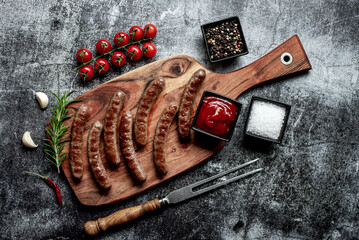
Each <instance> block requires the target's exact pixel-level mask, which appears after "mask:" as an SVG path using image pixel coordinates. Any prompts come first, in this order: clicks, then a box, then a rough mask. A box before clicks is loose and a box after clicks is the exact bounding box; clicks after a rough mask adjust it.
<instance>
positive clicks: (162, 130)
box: [153, 103, 178, 175]
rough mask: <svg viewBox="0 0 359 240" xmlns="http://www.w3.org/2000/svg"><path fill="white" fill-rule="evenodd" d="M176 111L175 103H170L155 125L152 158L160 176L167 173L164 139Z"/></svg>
mask: <svg viewBox="0 0 359 240" xmlns="http://www.w3.org/2000/svg"><path fill="white" fill-rule="evenodd" d="M177 111H178V105H177V104H175V103H170V104H169V105H167V107H166V108H165V109H164V110H163V112H162V114H161V117H160V119H159V121H158V123H157V127H156V132H155V137H154V140H153V149H154V151H153V156H154V162H155V164H156V168H157V171H158V173H159V174H160V175H166V174H167V172H168V166H167V162H166V139H167V134H168V131H169V129H170V126H171V123H172V120H173V119H174V117H175V116H176V114H177Z"/></svg>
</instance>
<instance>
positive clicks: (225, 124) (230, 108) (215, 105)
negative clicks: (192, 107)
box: [192, 91, 242, 142]
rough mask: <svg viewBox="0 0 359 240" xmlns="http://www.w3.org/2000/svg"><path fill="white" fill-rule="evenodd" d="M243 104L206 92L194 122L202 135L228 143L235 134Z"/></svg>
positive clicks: (195, 128) (197, 130)
mask: <svg viewBox="0 0 359 240" xmlns="http://www.w3.org/2000/svg"><path fill="white" fill-rule="evenodd" d="M241 108H242V104H240V103H239V102H237V101H235V100H233V99H231V98H228V97H225V96H222V95H220V94H217V93H214V92H210V91H204V92H203V95H202V98H201V101H200V103H199V105H198V108H197V111H196V115H195V117H194V120H193V122H192V129H193V130H194V131H196V132H199V133H201V134H204V135H207V136H211V137H213V138H216V139H219V140H222V141H226V142H228V141H229V140H230V139H231V137H232V134H233V132H234V128H235V126H236V122H237V119H238V116H239V113H240V111H241Z"/></svg>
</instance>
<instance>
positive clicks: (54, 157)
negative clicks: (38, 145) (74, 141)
mask: <svg viewBox="0 0 359 240" xmlns="http://www.w3.org/2000/svg"><path fill="white" fill-rule="evenodd" d="M50 92H51V91H50ZM73 92H74V91H71V92H69V93H64V94H63V95H60V94H55V93H53V92H51V93H52V94H53V95H54V96H55V97H56V102H57V106H54V108H53V109H52V113H53V116H52V118H51V120H50V125H49V126H48V127H47V128H46V133H47V134H48V138H46V139H44V141H45V143H44V144H45V146H47V149H45V152H46V155H47V156H46V159H47V160H48V161H50V162H51V163H53V164H54V165H55V166H56V167H57V172H58V173H60V165H61V163H62V161H63V160H64V159H65V157H66V155H67V154H66V153H63V154H61V151H62V150H63V149H64V147H65V144H64V143H65V142H67V141H69V139H62V137H63V136H64V135H65V133H66V131H67V129H68V128H69V127H68V126H66V125H65V124H64V123H63V121H64V120H65V119H67V118H70V117H71V115H67V112H68V109H66V106H67V105H68V104H70V103H72V102H80V101H82V100H69V99H68V98H69V96H70V95H71V94H72V93H73Z"/></svg>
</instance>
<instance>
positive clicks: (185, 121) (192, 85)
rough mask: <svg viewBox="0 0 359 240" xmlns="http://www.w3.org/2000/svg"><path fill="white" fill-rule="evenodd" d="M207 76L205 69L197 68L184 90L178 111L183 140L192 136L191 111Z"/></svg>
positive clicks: (179, 128) (179, 127)
mask: <svg viewBox="0 0 359 240" xmlns="http://www.w3.org/2000/svg"><path fill="white" fill-rule="evenodd" d="M205 78H206V71H205V70H204V69H199V70H197V71H196V72H195V73H194V74H193V76H192V77H191V79H190V80H189V81H188V83H187V85H186V88H185V90H184V92H183V95H182V99H181V103H180V106H179V111H178V112H179V113H178V133H179V135H180V138H181V140H188V139H189V138H190V125H191V111H192V105H193V101H194V99H195V96H196V93H197V90H198V88H199V87H200V85H201V84H202V82H203V80H204V79H205Z"/></svg>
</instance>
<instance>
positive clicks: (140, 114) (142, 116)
mask: <svg viewBox="0 0 359 240" xmlns="http://www.w3.org/2000/svg"><path fill="white" fill-rule="evenodd" d="M164 88H165V80H163V79H156V80H154V81H152V82H151V83H150V85H149V86H148V87H147V88H146V90H145V91H144V93H143V95H142V98H141V100H140V103H139V105H138V108H137V113H136V119H135V139H136V143H137V144H138V145H139V146H144V145H146V144H147V141H148V140H147V125H148V116H149V115H150V112H151V109H152V106H153V103H154V102H155V101H156V99H157V97H158V95H159V94H160V93H161V92H162V90H163V89H164Z"/></svg>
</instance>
